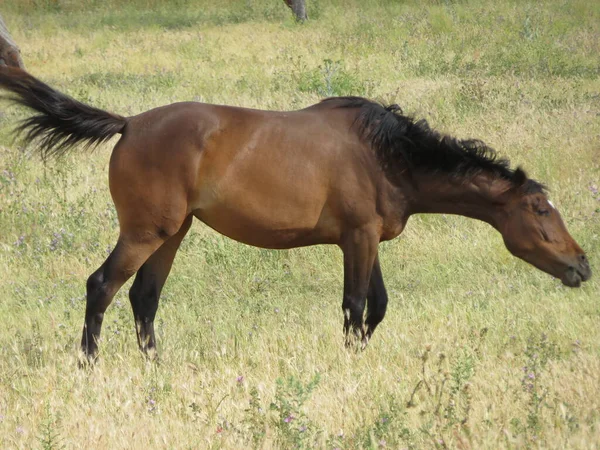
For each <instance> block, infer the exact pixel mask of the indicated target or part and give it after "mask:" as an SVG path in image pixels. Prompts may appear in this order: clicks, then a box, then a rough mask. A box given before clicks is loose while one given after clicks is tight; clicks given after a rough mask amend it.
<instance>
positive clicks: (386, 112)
mask: <svg viewBox="0 0 600 450" xmlns="http://www.w3.org/2000/svg"><path fill="white" fill-rule="evenodd" d="M323 102H326V103H330V102H331V103H332V104H333V107H334V108H358V109H359V113H358V116H357V118H356V122H355V124H356V126H357V127H358V129H359V132H360V133H361V135H362V136H364V137H365V138H366V139H367V140H368V141H369V142H370V144H371V145H372V146H373V148H374V149H375V151H376V152H377V153H378V156H379V158H380V160H381V162H382V164H383V166H384V168H386V169H389V168H393V167H397V165H398V162H399V160H401V163H404V165H405V168H406V169H407V170H409V171H410V172H411V173H412V172H413V171H414V170H421V171H426V172H441V173H446V174H449V175H452V176H457V177H471V176H475V175H477V174H479V173H481V172H487V173H491V174H493V175H495V176H497V177H499V178H502V179H505V180H508V181H510V182H512V183H514V184H515V185H519V186H521V185H522V186H523V188H524V189H525V190H526V191H527V193H534V192H543V191H544V186H543V185H542V184H540V183H538V182H537V181H534V180H531V179H528V178H527V176H526V174H525V173H524V172H523V170H522V169H520V168H517V169H511V168H510V163H509V161H508V160H507V159H504V158H499V157H498V156H497V154H496V151H495V150H494V149H492V148H491V147H488V146H487V145H486V144H485V143H484V142H482V141H480V140H477V139H456V138H454V137H452V136H448V135H444V134H441V133H439V132H437V131H435V130H432V129H431V128H430V127H429V124H428V123H427V121H426V120H425V119H421V120H415V119H414V118H412V117H409V116H405V115H403V113H402V110H401V108H400V107H399V106H398V105H389V106H384V105H381V104H379V103H375V102H372V101H370V100H367V99H365V98H361V97H332V98H328V99H325V100H323Z"/></svg>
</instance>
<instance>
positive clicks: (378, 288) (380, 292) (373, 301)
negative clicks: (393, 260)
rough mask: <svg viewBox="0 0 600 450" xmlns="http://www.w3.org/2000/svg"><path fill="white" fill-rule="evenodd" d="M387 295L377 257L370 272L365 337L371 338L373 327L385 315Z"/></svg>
mask: <svg viewBox="0 0 600 450" xmlns="http://www.w3.org/2000/svg"><path fill="white" fill-rule="evenodd" d="M387 303H388V295H387V291H386V289H385V285H384V284H383V275H382V273H381V267H380V265H379V258H376V259H375V263H374V264H373V271H372V272H371V280H370V281H369V291H368V293H367V318H366V320H365V325H366V329H367V330H366V338H367V340H368V339H370V338H371V336H372V335H373V332H374V331H375V328H376V327H377V325H379V323H380V322H381V321H382V320H383V318H384V317H385V312H386V309H387Z"/></svg>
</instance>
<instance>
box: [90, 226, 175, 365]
mask: <svg viewBox="0 0 600 450" xmlns="http://www.w3.org/2000/svg"><path fill="white" fill-rule="evenodd" d="M140 236H141V235H139V234H138V235H125V236H124V235H123V234H122V235H121V236H120V237H119V240H118V242H117V245H116V247H115V249H114V250H113V251H112V253H111V254H110V256H109V257H108V258H107V259H106V261H104V264H102V265H101V266H100V268H99V269H98V270H96V271H95V272H94V273H93V274H92V275H91V276H90V277H89V278H88V281H87V286H86V287H87V302H86V308H85V323H84V326H83V335H82V338H81V349H82V350H83V352H84V353H85V355H86V356H87V357H88V358H93V357H95V355H96V353H97V351H98V343H97V341H98V338H99V337H100V330H101V328H102V320H103V319H104V312H105V311H106V308H108V305H109V304H110V302H111V301H112V299H113V297H114V296H115V294H116V293H117V291H118V290H119V288H120V287H121V286H122V285H123V283H125V282H126V281H127V280H128V279H129V278H130V277H131V276H132V275H133V274H134V273H135V272H136V271H137V270H138V268H139V267H140V266H141V265H142V264H143V263H144V261H145V260H146V259H147V258H148V257H149V256H150V255H151V254H152V253H154V251H155V250H156V249H157V248H158V247H160V245H161V244H162V243H163V242H164V239H163V238H161V237H159V236H157V235H154V236H153V235H148V234H146V235H145V236H144V237H143V238H141V237H140Z"/></svg>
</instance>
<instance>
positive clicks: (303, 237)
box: [193, 108, 357, 248]
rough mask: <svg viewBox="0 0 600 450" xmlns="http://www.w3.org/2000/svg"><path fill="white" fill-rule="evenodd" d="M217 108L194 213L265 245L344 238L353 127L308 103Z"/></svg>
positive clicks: (217, 227) (235, 235)
mask: <svg viewBox="0 0 600 450" xmlns="http://www.w3.org/2000/svg"><path fill="white" fill-rule="evenodd" d="M219 116H220V117H219V118H220V126H219V127H218V128H217V130H216V131H214V132H213V133H212V135H211V136H209V137H208V138H207V140H206V142H205V145H204V148H203V150H202V157H201V161H200V164H199V169H198V178H197V186H196V192H197V193H198V196H197V198H195V199H194V204H193V206H194V214H195V215H196V217H198V218H199V219H200V220H202V221H203V222H205V223H206V224H207V225H209V226H210V227H212V228H214V229H215V230H217V231H219V232H220V233H222V234H225V235H227V236H229V237H231V238H233V239H236V240H238V241H241V242H244V243H247V244H251V245H255V246H260V247H269V248H289V247H295V246H300V245H311V244H317V243H336V242H338V241H339V239H340V235H341V234H342V232H343V227H344V224H345V223H347V220H348V219H347V217H344V215H345V214H346V211H342V210H343V208H344V207H345V206H348V205H340V202H341V203H343V202H344V201H345V200H344V199H343V198H342V197H344V195H343V193H342V192H340V191H341V190H342V189H344V188H343V187H342V186H340V179H343V178H344V175H345V176H347V177H349V178H352V175H351V174H350V173H349V172H350V170H348V169H349V166H351V165H352V164H351V161H352V158H348V152H352V150H353V149H351V148H348V147H349V146H352V145H354V146H356V144H357V142H356V140H355V139H354V140H353V137H352V136H350V135H348V128H347V127H345V128H341V127H336V126H335V125H336V124H335V123H333V124H332V122H331V118H329V120H327V118H326V117H325V116H324V115H323V114H322V113H321V114H319V113H315V112H312V111H310V112H309V111H306V110H305V111H298V112H290V113H273V112H262V111H248V110H242V109H237V108H224V109H220V110H219ZM354 150H356V149H354ZM347 181H350V180H347ZM355 187H356V185H355V184H354V185H353V184H351V183H349V185H348V186H347V187H346V188H345V189H346V190H352V189H353V188H355Z"/></svg>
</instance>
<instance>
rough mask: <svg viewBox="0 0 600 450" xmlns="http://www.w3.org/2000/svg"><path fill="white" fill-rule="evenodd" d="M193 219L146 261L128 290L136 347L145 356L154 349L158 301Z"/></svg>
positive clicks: (190, 216)
mask: <svg viewBox="0 0 600 450" xmlns="http://www.w3.org/2000/svg"><path fill="white" fill-rule="evenodd" d="M192 218H193V216H192V215H189V216H188V217H187V218H186V219H185V221H184V222H183V225H182V226H181V228H180V229H179V231H178V232H177V233H176V234H175V235H173V236H172V237H170V238H169V239H168V240H167V241H166V242H165V243H164V244H163V245H161V246H160V248H159V249H158V250H156V251H155V252H154V253H153V254H152V256H150V258H148V260H147V261H146V262H145V263H144V264H143V265H142V267H141V268H140V270H138V272H137V275H136V277H135V281H134V282H133V285H132V286H131V289H130V291H129V299H130V300H131V308H132V309H133V317H134V319H135V328H136V333H137V339H138V345H139V346H140V350H141V351H142V352H144V353H145V354H148V353H149V352H152V351H154V350H155V349H156V339H155V337H154V316H155V315H156V310H157V309H158V300H159V298H160V293H161V291H162V288H163V286H164V284H165V281H166V280H167V277H168V276H169V272H170V270H171V266H172V265H173V260H174V259H175V254H176V253H177V250H178V249H179V245H180V244H181V241H182V240H183V238H184V237H185V235H186V234H187V232H188V230H189V229H190V225H191V224H192Z"/></svg>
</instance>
